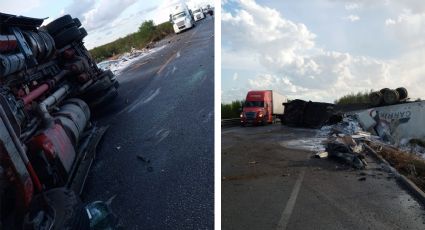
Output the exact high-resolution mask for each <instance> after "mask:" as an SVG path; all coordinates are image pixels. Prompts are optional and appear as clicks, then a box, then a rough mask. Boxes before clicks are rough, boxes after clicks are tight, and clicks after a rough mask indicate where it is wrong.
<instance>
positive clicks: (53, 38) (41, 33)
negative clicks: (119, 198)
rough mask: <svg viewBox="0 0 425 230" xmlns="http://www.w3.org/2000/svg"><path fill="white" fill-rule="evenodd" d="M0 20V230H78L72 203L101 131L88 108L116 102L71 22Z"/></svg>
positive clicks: (108, 76) (80, 214) (81, 225)
mask: <svg viewBox="0 0 425 230" xmlns="http://www.w3.org/2000/svg"><path fill="white" fill-rule="evenodd" d="M42 23H43V19H36V18H29V17H22V16H16V15H10V14H3V13H0V149H1V151H0V158H1V161H0V162H1V164H0V198H1V203H0V205H1V213H0V216H1V222H0V229H15V228H18V229H22V228H23V227H24V229H85V228H87V226H88V224H87V223H88V217H87V214H86V213H85V210H84V208H83V206H82V203H81V201H80V200H79V197H78V196H79V194H80V193H81V191H82V187H83V184H84V181H85V179H86V176H87V173H88V170H89V168H90V165H91V163H92V161H93V159H94V152H95V147H96V145H97V143H98V142H99V140H100V138H101V136H102V135H103V133H104V132H105V130H106V128H104V127H96V126H95V125H93V124H92V123H91V122H90V109H93V108H98V107H101V106H103V105H104V103H105V102H108V101H110V100H112V99H113V98H114V97H116V96H117V88H118V85H119V84H118V82H117V81H116V79H115V76H114V74H113V73H112V72H110V71H102V70H101V69H99V68H98V67H97V65H96V63H95V61H94V60H93V58H92V57H91V56H90V53H89V52H88V50H87V49H86V48H85V46H84V44H83V38H84V37H85V36H86V35H87V32H86V30H85V29H84V28H82V27H81V23H80V21H79V20H78V19H77V18H72V17H71V16H70V15H65V16H62V17H60V18H58V19H56V20H54V21H52V22H51V23H49V24H48V25H46V26H41V24H42Z"/></svg>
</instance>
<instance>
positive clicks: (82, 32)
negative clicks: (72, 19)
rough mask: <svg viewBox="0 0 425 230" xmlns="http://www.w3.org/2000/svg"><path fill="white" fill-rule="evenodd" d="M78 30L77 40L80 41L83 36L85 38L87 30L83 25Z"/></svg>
mask: <svg viewBox="0 0 425 230" xmlns="http://www.w3.org/2000/svg"><path fill="white" fill-rule="evenodd" d="M79 30H80V37H79V38H78V40H80V41H82V40H83V38H85V37H86V36H87V35H88V34H87V30H86V29H84V28H83V27H82V28H80V29H79Z"/></svg>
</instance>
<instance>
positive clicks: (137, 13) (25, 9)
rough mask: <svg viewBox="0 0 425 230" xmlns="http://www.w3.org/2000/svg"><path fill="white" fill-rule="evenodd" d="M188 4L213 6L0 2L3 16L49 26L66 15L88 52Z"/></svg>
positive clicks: (85, 0) (140, 0) (191, 0)
mask: <svg viewBox="0 0 425 230" xmlns="http://www.w3.org/2000/svg"><path fill="white" fill-rule="evenodd" d="M179 2H186V4H187V5H188V6H189V8H192V7H199V6H201V7H202V6H205V5H207V4H210V5H213V2H214V1H213V0H188V1H184V0H159V1H155V0H13V1H6V0H1V1H0V12H3V13H9V14H16V15H23V16H28V17H36V18H47V17H48V19H46V20H45V23H44V24H46V23H48V22H50V21H52V20H54V19H56V18H58V17H60V16H62V15H64V14H71V16H73V17H77V18H79V19H80V21H81V22H82V26H83V27H84V28H85V29H86V30H87V32H88V34H89V35H88V36H87V37H86V38H85V39H84V42H85V45H86V47H87V48H89V49H91V48H93V47H96V46H99V45H103V44H106V43H108V42H112V41H114V40H116V39H117V38H120V37H124V36H125V35H127V34H130V33H133V32H136V31H137V30H138V28H139V26H140V25H141V24H142V23H143V21H145V20H153V21H154V22H155V23H156V24H159V23H162V22H165V21H167V20H168V18H169V14H170V7H171V6H173V5H175V4H177V3H179Z"/></svg>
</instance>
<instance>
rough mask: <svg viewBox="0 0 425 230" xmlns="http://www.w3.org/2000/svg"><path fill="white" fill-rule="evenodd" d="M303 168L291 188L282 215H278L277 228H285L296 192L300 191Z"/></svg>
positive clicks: (295, 199) (280, 229) (293, 204)
mask: <svg viewBox="0 0 425 230" xmlns="http://www.w3.org/2000/svg"><path fill="white" fill-rule="evenodd" d="M304 174H305V169H303V170H302V171H301V173H300V175H299V176H298V178H297V181H296V182H295V186H294V188H293V189H292V192H291V196H290V197H289V200H288V203H286V207H285V209H284V210H283V213H282V216H281V217H280V220H279V223H278V224H277V228H276V229H278V230H286V226H287V225H288V222H289V218H290V217H291V214H292V211H293V210H294V206H295V202H296V201H297V197H298V193H299V192H300V188H301V183H302V182H303V180H304Z"/></svg>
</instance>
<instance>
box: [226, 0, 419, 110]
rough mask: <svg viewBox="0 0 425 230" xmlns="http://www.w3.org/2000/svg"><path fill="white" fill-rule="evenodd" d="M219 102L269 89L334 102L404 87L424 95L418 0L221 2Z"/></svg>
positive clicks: (415, 95)
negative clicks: (220, 89)
mask: <svg viewBox="0 0 425 230" xmlns="http://www.w3.org/2000/svg"><path fill="white" fill-rule="evenodd" d="M221 8H222V24H221V27H222V33H221V34H222V52H221V53H222V92H221V95H222V102H230V101H233V100H241V99H244V98H245V96H246V93H247V91H249V90H254V89H258V90H259V89H272V90H275V91H277V92H279V93H280V94H283V95H286V96H287V97H288V98H290V99H296V98H299V99H304V100H312V101H322V102H334V100H335V99H337V98H339V97H341V96H343V95H346V94H349V93H357V92H364V91H369V90H370V89H375V90H379V89H381V88H384V87H387V88H393V89H395V88H397V87H400V86H403V87H405V88H406V89H407V90H408V92H409V97H410V98H413V99H416V98H422V99H424V98H425V90H423V89H422V87H423V85H424V84H423V82H424V81H425V65H424V63H423V62H424V61H425V2H423V1H422V0H374V1H368V0H298V1H293V0H267V1H266V0H257V1H255V0H240V1H236V0H224V1H222V5H221Z"/></svg>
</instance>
